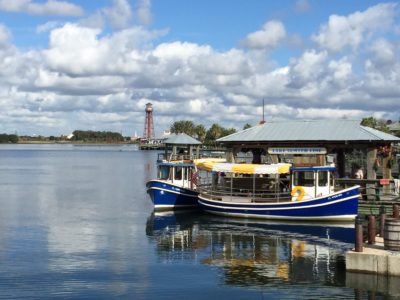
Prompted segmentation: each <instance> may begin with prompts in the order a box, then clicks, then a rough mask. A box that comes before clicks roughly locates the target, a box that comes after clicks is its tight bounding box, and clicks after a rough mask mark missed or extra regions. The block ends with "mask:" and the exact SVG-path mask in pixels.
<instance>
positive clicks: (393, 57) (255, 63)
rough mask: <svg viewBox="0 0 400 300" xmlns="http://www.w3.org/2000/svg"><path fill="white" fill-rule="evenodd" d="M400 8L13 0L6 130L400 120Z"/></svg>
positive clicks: (3, 85) (208, 0)
mask: <svg viewBox="0 0 400 300" xmlns="http://www.w3.org/2000/svg"><path fill="white" fill-rule="evenodd" d="M399 58H400V2H379V1H369V0H354V1H348V0H326V1H317V0H315V1H314V0H297V1H288V0H281V1H272V0H270V1H267V0H235V1H232V0H201V1H200V0H191V1H187V0H168V1H167V0H131V1H128V0H96V1H94V0H93V1H83V0H74V1H73V0H66V1H61V0H12V1H11V0H0V104H1V110H0V133H8V134H11V133H17V134H19V135H43V136H49V135H56V136H59V135H62V134H64V135H67V134H69V133H71V132H72V131H74V130H78V129H79V130H100V131H115V132H121V133H122V134H123V135H124V136H133V135H134V134H135V133H136V134H137V135H139V136H140V135H142V134H143V130H144V120H145V105H146V103H148V102H151V103H152V104H153V108H154V112H153V119H154V126H155V131H156V135H160V134H161V133H162V132H163V131H164V130H166V129H169V128H170V126H171V124H172V123H173V122H175V121H179V120H191V121H193V122H194V123H195V124H203V125H204V126H205V127H206V128H209V127H210V126H211V125H212V124H213V123H218V124H220V125H222V126H224V127H233V128H236V129H238V130H240V129H242V128H243V126H244V125H245V124H246V123H249V124H251V125H256V124H257V123H258V122H259V121H260V120H261V119H262V103H263V101H264V103H265V104H264V105H265V106H264V111H265V120H266V121H267V122H268V121H284V120H293V119H300V120H311V119H341V118H347V119H362V118H364V117H369V116H373V117H375V118H378V119H390V120H394V121H397V120H399V119H400V59H399Z"/></svg>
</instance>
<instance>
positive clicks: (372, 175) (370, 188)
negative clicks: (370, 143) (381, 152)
mask: <svg viewBox="0 0 400 300" xmlns="http://www.w3.org/2000/svg"><path fill="white" fill-rule="evenodd" d="M376 153H377V150H376V148H370V149H368V153H367V179H376V172H375V170H374V164H375V161H376ZM366 188H367V190H366V194H367V197H368V200H374V199H375V185H374V184H367V185H366Z"/></svg>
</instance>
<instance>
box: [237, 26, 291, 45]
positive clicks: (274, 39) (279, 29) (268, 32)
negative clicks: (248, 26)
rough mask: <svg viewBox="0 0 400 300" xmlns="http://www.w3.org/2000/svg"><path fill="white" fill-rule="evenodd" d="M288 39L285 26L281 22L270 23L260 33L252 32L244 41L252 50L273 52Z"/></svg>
mask: <svg viewBox="0 0 400 300" xmlns="http://www.w3.org/2000/svg"><path fill="white" fill-rule="evenodd" d="M285 37H286V30H285V26H284V25H283V24H282V22H280V21H268V22H267V23H265V24H264V26H263V28H262V29H261V30H259V31H256V32H252V33H250V34H248V35H247V37H246V38H245V39H244V40H243V41H242V44H243V45H244V46H245V47H248V48H250V49H258V50H259V49H266V50H271V49H274V48H276V47H277V46H278V44H279V43H280V42H281V41H282V40H283V39H284V38H285Z"/></svg>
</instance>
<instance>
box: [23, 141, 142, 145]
mask: <svg viewBox="0 0 400 300" xmlns="http://www.w3.org/2000/svg"><path fill="white" fill-rule="evenodd" d="M16 144H35V145H41V144H43V145H47V144H66V145H135V144H138V143H135V142H117V143H116V142H113V143H106V142H82V141H73V142H70V141H18V143H16Z"/></svg>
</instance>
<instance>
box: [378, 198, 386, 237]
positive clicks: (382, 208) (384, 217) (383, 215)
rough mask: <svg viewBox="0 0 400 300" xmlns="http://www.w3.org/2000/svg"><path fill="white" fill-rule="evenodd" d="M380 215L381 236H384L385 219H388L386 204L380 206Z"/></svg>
mask: <svg viewBox="0 0 400 300" xmlns="http://www.w3.org/2000/svg"><path fill="white" fill-rule="evenodd" d="M379 215H380V216H381V217H380V219H381V220H380V226H379V236H380V237H381V238H383V229H384V228H385V221H386V212H385V206H383V205H381V207H380V208H379Z"/></svg>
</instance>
